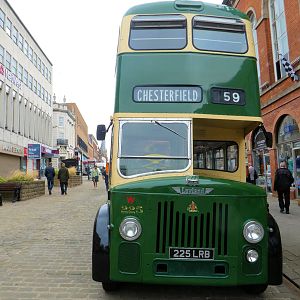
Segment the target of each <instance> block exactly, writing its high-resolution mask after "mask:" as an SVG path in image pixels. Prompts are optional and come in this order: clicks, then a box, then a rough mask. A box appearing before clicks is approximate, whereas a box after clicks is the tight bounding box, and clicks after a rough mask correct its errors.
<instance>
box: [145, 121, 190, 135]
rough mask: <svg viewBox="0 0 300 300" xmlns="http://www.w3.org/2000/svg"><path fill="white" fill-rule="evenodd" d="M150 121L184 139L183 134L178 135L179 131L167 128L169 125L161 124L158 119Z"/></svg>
mask: <svg viewBox="0 0 300 300" xmlns="http://www.w3.org/2000/svg"><path fill="white" fill-rule="evenodd" d="M151 122H154V123H155V124H157V125H158V126H160V127H162V128H165V129H167V130H169V131H171V132H173V133H174V134H176V135H178V136H180V137H181V138H182V139H184V140H186V138H185V137H184V136H182V135H180V134H179V133H177V132H176V131H174V130H173V129H171V128H169V127H167V126H165V125H163V124H161V123H160V122H158V121H156V120H153V121H151Z"/></svg>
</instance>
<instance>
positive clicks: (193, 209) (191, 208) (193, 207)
mask: <svg viewBox="0 0 300 300" xmlns="http://www.w3.org/2000/svg"><path fill="white" fill-rule="evenodd" d="M186 210H187V211H188V212H190V213H194V212H199V210H198V207H197V205H196V203H195V202H194V201H192V203H191V204H190V205H189V206H188V207H187V209H186Z"/></svg>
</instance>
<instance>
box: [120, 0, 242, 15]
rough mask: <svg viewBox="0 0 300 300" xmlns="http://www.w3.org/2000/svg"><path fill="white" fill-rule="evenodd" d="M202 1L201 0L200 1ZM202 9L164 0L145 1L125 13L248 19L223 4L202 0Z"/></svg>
mask: <svg viewBox="0 0 300 300" xmlns="http://www.w3.org/2000/svg"><path fill="white" fill-rule="evenodd" d="M201 2H202V1H201ZM202 4H203V6H202V7H203V9H201V10H195V8H192V7H191V8H190V9H176V8H175V1H165V2H156V3H147V4H142V5H137V6H134V7H132V8H130V9H129V10H128V11H127V12H126V13H125V16H127V15H138V14H141V15H142V14H174V13H175V14H176V13H195V14H197V13H199V14H205V15H210V16H220V17H227V18H243V19H248V17H247V15H245V14H244V13H242V12H240V11H238V10H236V9H234V8H232V7H229V6H225V5H220V4H212V3H205V2H202Z"/></svg>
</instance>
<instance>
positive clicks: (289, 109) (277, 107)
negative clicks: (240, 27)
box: [236, 0, 300, 182]
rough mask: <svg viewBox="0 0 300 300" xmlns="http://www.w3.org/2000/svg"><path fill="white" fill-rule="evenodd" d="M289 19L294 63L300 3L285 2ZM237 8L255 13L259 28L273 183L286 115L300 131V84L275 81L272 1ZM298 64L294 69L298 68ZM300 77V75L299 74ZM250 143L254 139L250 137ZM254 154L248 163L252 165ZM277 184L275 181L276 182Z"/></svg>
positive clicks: (250, 0) (251, 0)
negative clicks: (283, 120) (282, 120)
mask: <svg viewBox="0 0 300 300" xmlns="http://www.w3.org/2000/svg"><path fill="white" fill-rule="evenodd" d="M284 2H285V7H284V8H285V19H286V26H287V34H288V45H289V58H290V62H293V61H295V60H297V59H298V58H299V56H300V52H299V49H300V33H299V31H300V1H299V0H284ZM236 3H237V6H236V8H237V9H239V10H241V11H243V12H244V13H247V14H249V12H250V11H252V12H254V15H255V16H256V20H257V22H258V26H257V30H256V32H257V40H258V46H259V49H258V52H259V61H260V72H261V74H260V77H261V84H262V85H263V84H265V83H268V88H266V89H265V90H264V92H263V95H262V96H261V104H262V117H263V121H264V125H265V128H266V130H267V131H270V132H272V133H273V148H272V149H270V162H271V173H272V179H274V173H275V170H276V168H277V166H278V164H277V152H276V151H277V149H276V143H277V129H278V126H279V124H280V121H281V118H282V117H283V116H284V115H290V116H291V117H293V118H294V119H295V120H296V122H297V124H298V127H299V128H300V83H299V82H298V83H297V82H293V81H292V80H291V79H290V78H283V79H281V80H280V81H277V82H276V80H275V73H274V63H273V52H272V40H271V28H270V19H269V1H267V0H239V1H236ZM297 65H298V64H297V63H296V64H295V65H294V67H295V68H297ZM298 74H299V71H298ZM247 138H248V139H250V141H251V139H252V135H251V134H249V135H248V137H247ZM251 154H252V153H251V151H250V153H249V152H248V160H249V162H251V161H252V157H251ZM273 182H274V181H273Z"/></svg>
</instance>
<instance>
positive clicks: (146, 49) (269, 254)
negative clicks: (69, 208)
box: [92, 1, 282, 293]
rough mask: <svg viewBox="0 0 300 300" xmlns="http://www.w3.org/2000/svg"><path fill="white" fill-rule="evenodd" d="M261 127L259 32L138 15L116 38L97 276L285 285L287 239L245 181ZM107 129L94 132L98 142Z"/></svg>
mask: <svg viewBox="0 0 300 300" xmlns="http://www.w3.org/2000/svg"><path fill="white" fill-rule="evenodd" d="M258 126H261V127H262V129H263V132H264V133H265V136H266V141H267V143H268V144H270V143H271V142H272V139H271V137H270V134H268V133H266V132H265V130H264V127H263V126H262V119H261V116H260V102H259V87H258V80H257V69H256V58H255V50H254V45H253V40H252V30H251V24H250V22H249V20H248V17H247V16H246V15H245V14H243V13H241V12H239V11H237V10H235V9H233V8H229V7H226V6H223V5H213V4H206V3H203V2H200V1H168V2H157V3H151V4H144V5H139V6H135V7H133V8H131V9H129V10H128V11H127V13H126V14H125V16H124V18H123V21H122V25H121V28H120V36H119V44H118V53H117V73H116V94H115V108H114V114H113V117H112V119H111V124H110V126H109V128H111V154H110V168H109V191H108V201H107V203H106V204H104V205H103V206H101V207H100V209H99V211H98V213H97V216H96V219H95V225H94V233H93V250H92V276H93V279H94V280H95V281H99V282H102V286H103V288H104V290H106V291H110V290H113V289H115V288H116V287H117V286H118V283H120V282H138V283H151V284H174V285H178V284H180V285H205V286H243V287H245V289H247V290H248V291H249V292H252V293H261V292H263V291H264V290H265V289H266V288H267V286H268V285H269V284H271V285H278V284H281V282H282V249H281V240H280V232H279V229H278V226H277V224H276V222H275V220H274V219H273V217H272V216H271V215H270V214H269V212H268V204H267V196H266V193H265V191H264V190H263V189H261V188H260V187H256V186H255V185H252V184H249V183H246V182H245V181H246V167H245V166H246V160H245V136H246V135H247V134H248V133H249V132H251V131H252V130H254V129H256V128H257V127H258ZM107 131H108V128H106V127H105V126H104V125H99V126H98V128H97V136H98V139H99V140H103V139H104V138H105V133H106V132H107Z"/></svg>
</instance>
